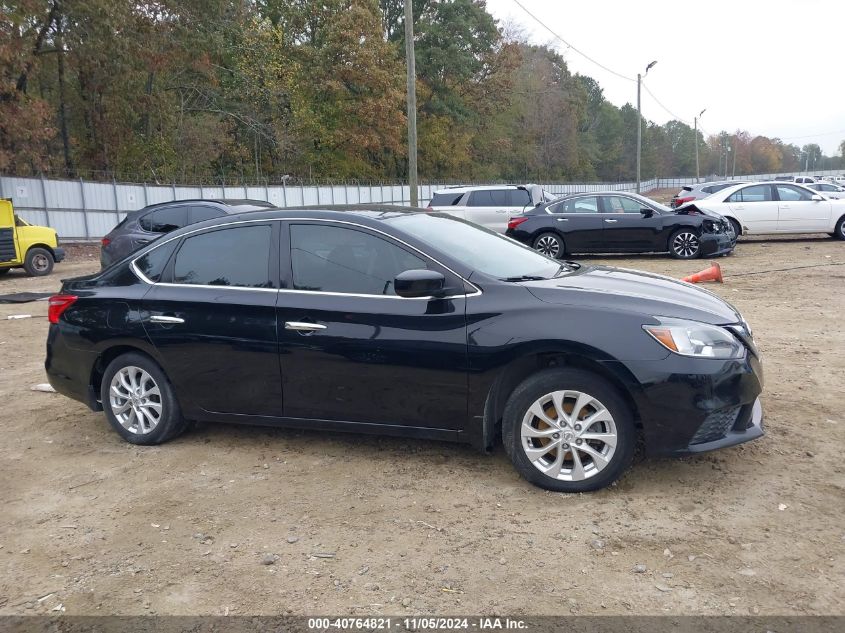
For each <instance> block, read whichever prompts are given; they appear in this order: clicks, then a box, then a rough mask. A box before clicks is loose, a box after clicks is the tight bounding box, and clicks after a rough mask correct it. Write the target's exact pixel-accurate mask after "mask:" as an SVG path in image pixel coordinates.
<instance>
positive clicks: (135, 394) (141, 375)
mask: <svg viewBox="0 0 845 633" xmlns="http://www.w3.org/2000/svg"><path fill="white" fill-rule="evenodd" d="M100 396H101V398H102V402H103V410H104V411H105V413H106V418H108V421H109V423H110V424H111V425H112V427H113V428H114V430H115V431H117V432H118V433H119V434H120V436H121V437H123V439H125V440H126V441H127V442H130V443H132V444H145V445H150V444H161V443H162V442H166V441H167V440H170V439H172V438H174V437H176V436H177V435H179V434H181V433H182V432H183V431H184V430H185V429H186V428H187V423H186V422H185V420H184V418H183V417H182V411H181V409H180V408H179V403H178V401H177V400H176V395H175V393H174V391H173V386H172V385H171V384H170V381H169V380H168V379H167V376H165V375H164V372H163V371H162V370H161V368H160V367H159V366H158V365H157V364H156V363H155V362H154V361H153V360H152V359H151V358H149V357H148V356H145V355H143V354H140V353H137V352H130V353H128V354H123V355H121V356H118V357H117V358H115V359H114V360H113V361H112V362H111V363H109V365H108V367H106V371H105V373H104V374H103V382H102V385H101V387H100Z"/></svg>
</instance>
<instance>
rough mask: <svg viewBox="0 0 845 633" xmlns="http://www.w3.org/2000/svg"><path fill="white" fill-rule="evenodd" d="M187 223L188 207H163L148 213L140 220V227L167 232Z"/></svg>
mask: <svg viewBox="0 0 845 633" xmlns="http://www.w3.org/2000/svg"><path fill="white" fill-rule="evenodd" d="M186 224H188V207H164V208H163V209H156V210H155V211H153V212H152V213H148V214H147V215H145V216H144V217H143V218H141V220H140V225H141V228H142V229H144V230H145V231H149V232H150V233H169V232H170V231H175V230H176V229H181V228H182V227H183V226H185V225H186Z"/></svg>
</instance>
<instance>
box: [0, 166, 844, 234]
mask: <svg viewBox="0 0 845 633" xmlns="http://www.w3.org/2000/svg"><path fill="white" fill-rule="evenodd" d="M813 173H814V174H819V175H833V174H834V172H813ZM836 173H838V172H836ZM784 175H789V174H784ZM794 175H799V174H794ZM774 176H775V174H759V175H755V176H742V177H737V180H739V179H740V178H742V179H748V180H762V179H768V178H773V177H774ZM694 182H695V178H656V179H652V180H646V181H643V182H642V184H641V190H642V191H651V190H654V189H663V188H667V187H681V186H683V185H687V184H692V183H694ZM476 184H481V183H476ZM542 184H543V187H544V188H545V189H546V190H548V191H550V192H551V193H555V194H564V193H574V192H579V191H608V190H612V191H634V190H635V189H636V183H633V182H616V183H607V182H605V183H542ZM447 186H448V185H445V184H435V183H427V184H424V185H421V186H420V188H419V202H420V205H421V206H425V205H426V204H428V202H429V201H430V200H431V197H432V195H433V193H434V192H435V191H437V190H438V189H442V188H444V187H447ZM0 198H11V200H12V203H13V204H14V206H15V211H16V212H17V213H18V214H20V216H21V217H22V218H23V219H25V220H26V221H27V222H30V223H32V224H38V225H42V226H51V227H53V228H55V229H56V230H57V231H58V233H59V236H60V237H61V238H62V239H71V240H75V239H81V240H93V239H99V238H100V237H102V236H103V235H105V234H106V233H108V232H109V231H110V230H111V229H112V228H113V227H114V226H115V224H117V223H118V222H119V221H120V220H122V219H123V218H124V217H125V215H126V213H127V212H129V211H134V210H136V209H140V208H142V207H145V206H147V205H149V204H155V203H157V202H170V201H173V200H185V199H196V198H251V199H254V200H265V201H267V202H270V203H272V204H274V205H276V206H278V207H283V208H284V207H297V206H303V205H321V204H326V205H328V204H359V203H364V204H366V203H379V204H393V205H400V204H409V202H410V190H409V188H408V185H407V184H404V185H403V184H371V185H368V184H325V185H319V184H296V185H258V186H250V185H244V186H236V187H232V186H226V187H217V186H204V185H197V186H183V185H148V184H126V183H116V182H111V183H104V182H89V181H84V180H57V179H49V178H44V177H40V178H37V177H36V178H20V177H13V176H0Z"/></svg>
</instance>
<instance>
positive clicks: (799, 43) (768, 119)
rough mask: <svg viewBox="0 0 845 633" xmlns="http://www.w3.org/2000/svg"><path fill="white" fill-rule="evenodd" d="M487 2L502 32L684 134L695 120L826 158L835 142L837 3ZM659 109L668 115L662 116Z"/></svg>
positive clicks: (844, 25)
mask: <svg viewBox="0 0 845 633" xmlns="http://www.w3.org/2000/svg"><path fill="white" fill-rule="evenodd" d="M519 2H520V3H521V4H522V5H524V6H525V8H527V9H528V11H530V12H531V13H533V14H534V15H535V16H536V17H537V18H539V19H540V20H541V21H542V22H543V23H544V24H545V25H547V26H548V27H549V28H550V29H551V30H552V31H554V32H555V34H556V35H558V36H560V37H561V38H563V39H565V40H566V41H567V42H568V43H569V44H571V45H572V46H573V47H574V48H575V49H578V50H579V51H581V52H582V53H585V54H586V55H587V56H589V57H591V58H592V59H593V60H595V61H597V62H599V63H600V64H601V65H603V66H605V67H607V68H609V69H610V70H611V71H614V72H616V73H618V74H620V75H623V76H625V77H629V78H633V81H630V80H627V79H623V78H620V77H618V76H616V75H614V74H612V73H611V72H608V71H607V70H605V69H603V68H601V67H599V66H597V65H596V64H594V63H592V62H591V61H588V60H587V59H585V58H584V57H583V56H582V55H580V54H579V53H578V52H576V51H575V50H573V49H572V48H567V46H566V44H564V43H563V42H561V41H560V40H557V39H555V36H554V35H552V34H551V33H549V31H548V30H546V29H545V28H544V27H543V26H541V25H540V24H539V23H538V22H536V21H535V20H534V19H533V18H532V17H531V16H529V15H528V14H527V13H526V12H525V11H523V10H522V9H521V8H520V7H519V5H518V4H517V2H516V0H487V8H488V10H489V11H490V13H492V14H493V16H494V17H495V18H496V19H497V20H498V21H499V24H500V26H502V27H503V28H505V30H506V31H509V30H514V29H515V30H517V31H521V32H522V34H523V35H524V36H525V37H526V38H527V39H528V41H530V42H533V43H536V44H547V45H550V46H552V47H553V48H555V49H556V50H558V51H559V52H560V53H561V54H563V56H564V58H565V59H566V62H567V64H568V66H569V69H570V72H572V73H576V72H577V73H581V74H584V75H589V76H591V77H593V78H594V79H595V80H596V81H598V83H599V84H600V85H601V87H602V88H603V89H604V96H605V98H606V99H607V100H608V101H610V102H611V103H614V104H616V105H618V106H621V105H624V104H625V103H626V102H628V103H631V104H632V105H636V102H637V84H636V77H637V73H644V72H645V68H646V66H647V65H648V64H649V63H650V62H652V61H657V64H656V65H655V66H654V67H653V68H652V69H651V70H650V71H649V72H648V76H647V77H646V78H645V80H644V84H645V86H646V87H647V88H648V90H650V91H651V93H653V95H654V97H656V98H657V99H658V100H659V102H660V103H661V104H662V105H663V106H664V107H665V109H664V107H661V105H659V104H658V103H657V102H656V101H655V99H654V98H653V97H652V96H651V95H649V94H648V93H647V92H646V91H645V90H643V92H642V113H643V116H644V117H645V118H647V119H649V120H652V121H655V122H657V123H661V124H662V123H665V122H666V121H669V120H672V119H676V118H677V119H680V120H683V121H685V122H687V123H689V125H690V126H692V125H693V117H695V116H696V115H697V114H698V113H699V112H700V111H701V110H703V109H706V112H705V113H704V115H703V116H702V117H701V119H700V128H701V130H702V131H703V132H704V133H705V134H715V133H718V132H719V131H721V130H726V131H728V132H734V131H736V130H737V129H741V130H747V131H748V132H750V133H751V134H752V136H753V135H757V134H763V135H765V136H769V137H779V138H781V139H782V140H783V141H784V142H788V143H794V144H796V145H798V146H799V147H800V146H802V145H806V144H807V143H817V144H818V145H819V146H821V148H822V151H823V152H824V153H825V154H827V155H828V156H833V155H838V154H839V149H838V148H839V143H840V142H841V141H842V140H845V54H843V51H845V46H843V45H845V2H842V0H732V1H726V0H709V1H707V2H703V1H702V2H690V1H689V0H687V1H686V2H684V1H683V0H587V1H584V0H577V1H573V0H570V1H566V0H519ZM666 109H668V110H669V112H671V113H672V114H670V113H669V112H667V111H666Z"/></svg>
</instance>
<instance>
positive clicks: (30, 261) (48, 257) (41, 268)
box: [23, 247, 53, 277]
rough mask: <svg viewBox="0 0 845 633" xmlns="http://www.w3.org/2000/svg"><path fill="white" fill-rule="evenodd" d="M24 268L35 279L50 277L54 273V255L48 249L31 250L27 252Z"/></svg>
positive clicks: (36, 248)
mask: <svg viewBox="0 0 845 633" xmlns="http://www.w3.org/2000/svg"><path fill="white" fill-rule="evenodd" d="M23 267H24V269H25V270H26V272H27V274H28V275H31V276H33V277H43V276H44V275H49V274H50V273H51V272H53V255H52V254H51V253H50V251H48V250H47V249H46V248H38V247H35V248H30V249H29V250H28V251H27V252H26V258H25V259H24V262H23Z"/></svg>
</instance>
